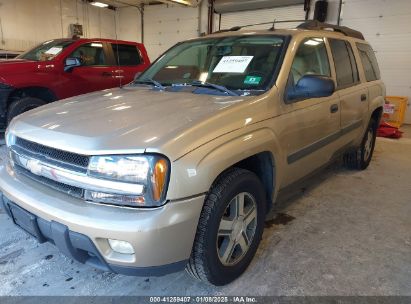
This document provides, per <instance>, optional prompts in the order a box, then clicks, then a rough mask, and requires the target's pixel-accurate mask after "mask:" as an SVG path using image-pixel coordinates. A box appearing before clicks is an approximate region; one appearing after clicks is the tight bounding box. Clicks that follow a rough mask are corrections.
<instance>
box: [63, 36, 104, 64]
mask: <svg viewBox="0 0 411 304" xmlns="http://www.w3.org/2000/svg"><path fill="white" fill-rule="evenodd" d="M69 57H74V58H78V59H79V60H80V62H81V64H82V65H83V66H99V65H107V62H106V57H105V55H104V49H103V44H102V43H100V42H92V43H87V44H83V45H82V46H80V47H78V48H77V49H76V50H75V51H74V52H73V53H72V54H71V55H70V56H69Z"/></svg>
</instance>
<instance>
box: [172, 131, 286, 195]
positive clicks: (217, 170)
mask: <svg viewBox="0 0 411 304" xmlns="http://www.w3.org/2000/svg"><path fill="white" fill-rule="evenodd" d="M279 147H280V146H279V144H278V141H277V140H276V136H275V134H274V133H273V132H272V130H270V129H268V128H264V127H260V128H255V129H253V130H249V131H248V132H246V131H245V130H244V129H240V130H237V131H235V132H232V133H229V134H226V135H224V136H222V137H219V138H217V139H215V140H213V141H212V142H209V143H207V144H205V145H203V146H201V147H199V148H197V149H196V150H194V151H192V152H190V153H189V154H187V155H185V156H183V157H182V158H180V159H178V160H176V161H175V162H173V163H172V166H171V177H170V185H169V190H168V194H167V198H168V199H169V200H175V199H180V198H184V197H190V196H195V195H198V194H201V193H205V192H208V190H209V189H210V187H211V185H212V184H213V182H214V181H215V179H216V178H217V177H218V176H219V175H220V174H221V173H222V172H224V171H225V170H226V169H228V168H230V167H231V166H233V165H235V164H236V163H238V162H240V161H241V160H243V159H246V158H248V157H250V156H253V155H256V154H258V153H261V152H270V153H271V155H272V158H273V165H274V167H275V168H267V170H275V171H274V176H275V179H274V180H278V178H281V175H280V174H278V172H279V170H277V169H278V165H279V162H278V161H277V160H280V159H282V158H283V157H282V155H281V150H280V148H279ZM276 185H278V183H277V182H276V183H275V185H274V189H275V190H276V191H275V193H276V192H277V190H278V189H277V188H276Z"/></svg>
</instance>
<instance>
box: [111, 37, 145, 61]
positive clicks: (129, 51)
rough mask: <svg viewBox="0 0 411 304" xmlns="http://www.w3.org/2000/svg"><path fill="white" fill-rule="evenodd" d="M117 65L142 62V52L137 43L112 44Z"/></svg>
mask: <svg viewBox="0 0 411 304" xmlns="http://www.w3.org/2000/svg"><path fill="white" fill-rule="evenodd" d="M111 46H112V48H113V52H114V57H115V58H116V62H117V65H120V66H125V65H139V64H141V57H140V52H139V51H138V49H137V47H136V46H135V45H129V44H114V43H113V44H112V45H111Z"/></svg>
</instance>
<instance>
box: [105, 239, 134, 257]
mask: <svg viewBox="0 0 411 304" xmlns="http://www.w3.org/2000/svg"><path fill="white" fill-rule="evenodd" d="M108 243H109V244H110V247H111V249H113V250H114V251H115V252H118V253H123V254H134V249H133V246H131V244H130V243H129V242H126V241H119V240H111V239H109V240H108Z"/></svg>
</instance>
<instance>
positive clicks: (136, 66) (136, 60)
mask: <svg viewBox="0 0 411 304" xmlns="http://www.w3.org/2000/svg"><path fill="white" fill-rule="evenodd" d="M111 48H112V52H113V56H114V58H115V61H116V63H117V68H116V69H115V71H114V72H115V77H116V78H117V79H118V81H119V85H124V84H127V83H130V82H131V81H133V79H134V76H135V75H136V74H137V73H139V72H143V71H144V70H145V69H146V68H147V67H148V66H149V65H150V62H149V59H148V57H147V54H146V52H145V50H144V49H142V50H140V49H139V47H138V45H135V44H126V43H122V42H118V43H111Z"/></svg>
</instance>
